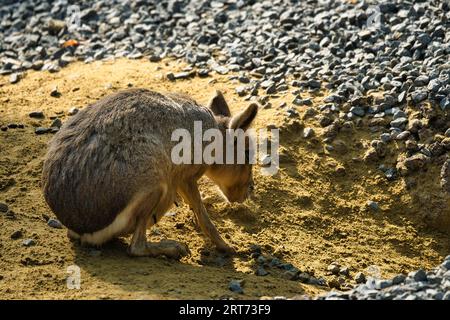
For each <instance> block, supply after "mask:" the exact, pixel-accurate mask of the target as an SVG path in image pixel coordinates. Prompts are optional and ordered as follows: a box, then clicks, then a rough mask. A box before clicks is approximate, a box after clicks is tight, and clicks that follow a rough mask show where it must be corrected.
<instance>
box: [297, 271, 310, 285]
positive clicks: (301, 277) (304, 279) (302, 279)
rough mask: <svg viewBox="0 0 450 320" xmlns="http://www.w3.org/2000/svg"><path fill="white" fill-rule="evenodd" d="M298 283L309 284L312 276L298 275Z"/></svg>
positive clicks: (301, 273)
mask: <svg viewBox="0 0 450 320" xmlns="http://www.w3.org/2000/svg"><path fill="white" fill-rule="evenodd" d="M297 278H298V281H300V282H301V283H308V282H309V281H310V279H311V276H310V275H309V274H308V273H306V272H300V273H299V274H298V275H297Z"/></svg>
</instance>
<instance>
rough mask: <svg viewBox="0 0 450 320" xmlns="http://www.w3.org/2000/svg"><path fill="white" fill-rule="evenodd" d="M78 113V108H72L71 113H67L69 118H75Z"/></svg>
mask: <svg viewBox="0 0 450 320" xmlns="http://www.w3.org/2000/svg"><path fill="white" fill-rule="evenodd" d="M78 111H79V110H78V108H75V107H72V108H70V109H69V111H67V114H68V115H69V116H73V115H75V114H77V113H78Z"/></svg>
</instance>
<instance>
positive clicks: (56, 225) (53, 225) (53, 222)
mask: <svg viewBox="0 0 450 320" xmlns="http://www.w3.org/2000/svg"><path fill="white" fill-rule="evenodd" d="M47 225H48V226H49V227H51V228H55V229H62V227H63V226H62V224H61V222H59V221H58V220H56V219H48V221H47Z"/></svg>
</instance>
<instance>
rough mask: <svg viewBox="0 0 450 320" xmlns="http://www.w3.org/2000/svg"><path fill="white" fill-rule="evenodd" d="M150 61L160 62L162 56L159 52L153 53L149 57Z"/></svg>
mask: <svg viewBox="0 0 450 320" xmlns="http://www.w3.org/2000/svg"><path fill="white" fill-rule="evenodd" d="M149 60H150V62H159V61H161V56H159V55H157V54H152V55H151V56H150V58H149Z"/></svg>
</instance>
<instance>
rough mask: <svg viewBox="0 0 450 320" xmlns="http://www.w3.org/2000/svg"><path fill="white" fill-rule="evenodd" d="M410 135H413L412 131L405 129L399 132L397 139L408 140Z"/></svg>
mask: <svg viewBox="0 0 450 320" xmlns="http://www.w3.org/2000/svg"><path fill="white" fill-rule="evenodd" d="M410 135H411V132H409V131H407V130H405V131H402V132H401V133H399V134H398V135H397V136H396V137H395V140H399V141H401V140H406V139H407V138H408V137H409V136H410Z"/></svg>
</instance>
